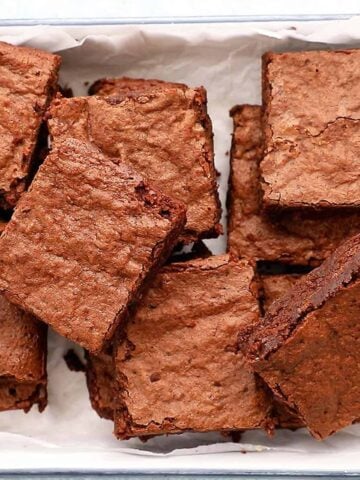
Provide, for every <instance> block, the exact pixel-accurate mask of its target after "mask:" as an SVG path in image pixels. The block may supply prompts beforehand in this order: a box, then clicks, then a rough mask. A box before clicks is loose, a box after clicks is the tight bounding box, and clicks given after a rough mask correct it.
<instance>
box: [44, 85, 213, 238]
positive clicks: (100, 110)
mask: <svg viewBox="0 0 360 480" xmlns="http://www.w3.org/2000/svg"><path fill="white" fill-rule="evenodd" d="M48 124H49V129H50V134H51V137H52V141H53V143H54V144H56V143H57V142H58V141H59V140H62V139H63V138H64V137H69V136H71V137H75V138H78V139H86V141H89V140H90V141H91V142H92V143H94V144H95V145H97V146H98V147H99V148H100V149H101V150H102V151H103V152H105V153H107V154H109V155H111V156H114V157H118V158H121V160H122V161H124V162H126V163H127V164H129V165H130V166H131V167H133V168H135V170H137V171H139V172H141V173H142V174H143V175H144V176H145V177H146V178H148V179H149V181H150V182H151V183H152V184H153V185H155V186H156V187H158V188H159V189H160V190H161V191H163V192H164V193H165V194H167V195H170V196H172V197H174V198H175V199H178V200H180V201H182V202H184V203H185V204H186V206H187V223H186V228H185V231H184V234H183V235H182V237H181V239H180V240H181V241H183V242H185V243H190V242H192V241H194V240H196V239H198V238H210V237H217V236H218V235H219V233H220V232H221V227H220V225H219V220H220V215H221V208H220V203H219V197H218V193H217V183H216V172H215V168H214V152H213V141H212V126H211V121H210V118H209V116H208V115H207V111H206V91H205V89H203V88H197V89H191V88H187V87H186V86H182V85H180V84H179V85H176V86H171V87H170V86H168V84H167V86H166V88H165V87H162V88H160V89H153V88H149V89H147V90H146V92H144V91H143V90H141V89H140V90H139V89H137V90H136V91H133V92H131V93H123V94H122V95H119V94H118V95H116V96H113V97H96V96H94V97H83V98H71V99H63V98H57V99H56V100H55V101H54V102H53V103H52V106H51V108H50V110H49V121H48ZM194 179H196V181H194Z"/></svg>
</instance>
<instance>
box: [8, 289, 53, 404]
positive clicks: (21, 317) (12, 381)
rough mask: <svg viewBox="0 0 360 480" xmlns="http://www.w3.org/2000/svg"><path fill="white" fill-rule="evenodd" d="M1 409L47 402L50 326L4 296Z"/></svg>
mask: <svg viewBox="0 0 360 480" xmlns="http://www.w3.org/2000/svg"><path fill="white" fill-rule="evenodd" d="M0 352H1V356H0V411H4V410H14V409H23V410H25V411H28V410H30V408H31V407H32V406H33V405H34V404H37V405H38V408H39V410H40V411H42V410H43V409H44V408H45V406H46V404H47V389H46V386H47V375H46V353H47V328H46V326H45V325H44V324H42V323H41V322H39V321H38V320H36V318H34V317H33V316H32V315H30V314H27V313H25V312H23V311H22V310H20V309H19V308H17V307H15V306H14V305H12V304H10V303H9V302H8V301H7V300H6V299H5V297H3V296H0Z"/></svg>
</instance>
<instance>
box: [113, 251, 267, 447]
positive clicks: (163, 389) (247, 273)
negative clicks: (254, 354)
mask: <svg viewBox="0 0 360 480" xmlns="http://www.w3.org/2000/svg"><path fill="white" fill-rule="evenodd" d="M257 321H258V304H257V293H256V288H255V284H254V282H253V269H252V268H251V267H250V266H249V264H248V263H247V262H245V261H239V262H236V261H231V260H230V259H229V257H228V256H226V255H224V256H217V257H209V258H206V259H200V260H193V261H190V262H183V263H179V264H172V265H168V266H166V267H164V268H163V269H162V270H161V272H160V273H158V275H157V276H156V278H155V279H154V282H153V283H152V285H151V288H150V289H149V291H148V292H147V294H146V295H145V296H144V297H143V299H142V301H141V302H140V305H139V307H138V309H137V311H136V313H135V315H134V316H133V317H132V318H131V319H130V321H129V324H128V327H127V331H126V338H125V339H123V340H122V341H120V343H119V345H118V348H117V352H116V357H115V365H116V371H117V380H118V381H119V384H120V385H121V386H122V390H120V398H119V401H120V405H121V404H122V408H121V407H120V406H119V407H118V408H119V410H118V412H117V415H116V428H115V430H116V433H117V435H118V436H119V437H127V436H132V435H151V434H159V433H166V432H170V433H171V432H177V431H182V430H187V429H190V430H191V429H192V430H198V431H209V430H224V429H239V428H257V427H261V426H265V421H266V418H267V412H268V408H269V403H268V400H267V398H266V396H265V394H264V392H263V390H262V389H261V388H260V387H259V385H258V383H257V380H256V379H255V377H254V375H253V373H252V371H251V370H250V369H249V367H248V366H247V365H246V363H245V361H244V358H243V356H242V355H239V354H238V353H237V349H236V348H235V345H236V343H237V335H238V331H239V328H240V326H244V325H254V324H256V323H257Z"/></svg>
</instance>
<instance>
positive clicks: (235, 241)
mask: <svg viewBox="0 0 360 480" xmlns="http://www.w3.org/2000/svg"><path fill="white" fill-rule="evenodd" d="M231 116H232V117H233V121H234V134H233V141H232V148H231V160H230V162H231V163H230V179H229V193H228V202H227V203H228V250H229V251H230V252H231V253H232V254H234V255H237V256H240V257H245V258H248V259H250V260H252V261H256V260H265V261H280V262H282V263H289V264H297V265H307V264H309V265H314V266H315V265H319V264H320V263H321V262H322V261H323V260H324V259H325V258H327V257H328V256H329V255H330V254H331V253H332V252H333V251H334V250H335V249H336V248H337V247H338V245H339V244H340V243H341V242H342V241H343V240H344V239H346V238H348V237H350V236H351V235H354V234H356V233H358V232H359V231H360V214H359V213H354V212H344V211H340V212H339V211H337V212H331V213H330V212H322V213H319V212H316V213H314V212H308V211H296V212H295V211H288V212H285V213H283V214H282V215H277V216H276V218H275V217H270V216H269V215H267V214H266V213H265V212H264V211H263V209H262V202H261V191H260V171H259V164H260V161H261V159H262V156H263V133H262V126H261V117H262V111H261V107H259V106H256V105H241V106H237V107H234V108H233V109H232V110H231Z"/></svg>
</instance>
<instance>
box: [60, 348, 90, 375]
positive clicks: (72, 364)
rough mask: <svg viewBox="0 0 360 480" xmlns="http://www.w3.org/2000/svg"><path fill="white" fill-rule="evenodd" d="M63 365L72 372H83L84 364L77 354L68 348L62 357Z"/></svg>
mask: <svg viewBox="0 0 360 480" xmlns="http://www.w3.org/2000/svg"><path fill="white" fill-rule="evenodd" d="M64 360H65V363H66V365H67V367H68V369H69V370H71V371H72V372H85V364H84V362H83V361H82V360H81V359H80V357H79V356H78V354H77V353H76V352H75V351H74V350H73V349H72V348H70V349H69V350H68V351H67V352H66V353H65V355H64Z"/></svg>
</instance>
